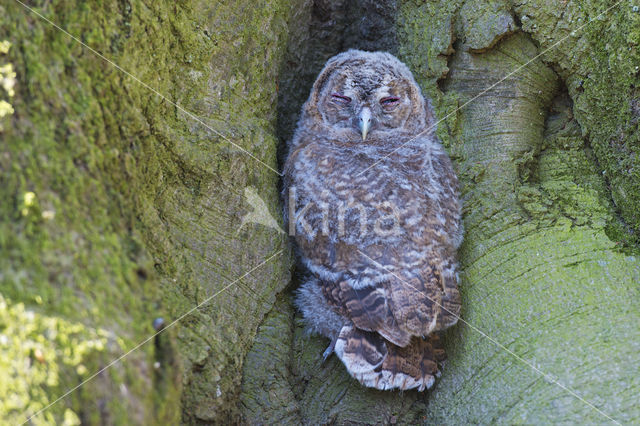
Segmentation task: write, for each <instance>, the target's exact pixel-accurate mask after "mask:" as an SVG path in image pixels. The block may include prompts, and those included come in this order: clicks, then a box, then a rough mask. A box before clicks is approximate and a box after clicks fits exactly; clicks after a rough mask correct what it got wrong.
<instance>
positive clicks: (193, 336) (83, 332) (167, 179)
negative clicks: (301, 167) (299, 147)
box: [0, 1, 295, 424]
mask: <svg viewBox="0 0 640 426" xmlns="http://www.w3.org/2000/svg"><path fill="white" fill-rule="evenodd" d="M32 5H33V7H34V8H35V9H36V10H37V11H38V12H39V13H42V14H43V15H44V16H45V17H47V18H48V19H50V20H51V21H53V22H55V23H56V24H57V25H59V26H60V27H62V28H64V29H65V30H67V31H69V32H70V33H72V34H74V35H75V36H77V37H78V38H79V39H80V40H82V42H84V43H86V44H87V45H89V46H91V47H92V48H93V49H95V50H97V51H98V52H101V53H102V54H104V55H105V56H107V57H108V58H109V59H110V60H112V61H113V62H114V63H116V64H118V65H119V66H120V67H122V68H123V69H125V70H127V71H128V72H130V73H131V74H133V75H135V76H136V77H138V78H139V79H140V80H141V81H143V82H144V83H146V84H147V85H149V86H150V87H152V88H153V89H155V90H157V91H158V92H160V93H162V94H163V95H164V96H166V98H167V99H168V100H170V101H172V102H175V103H177V104H179V105H180V106H182V107H184V108H185V109H186V110H188V111H191V112H193V113H194V114H196V115H197V116H199V117H200V118H201V119H202V120H203V121H204V122H206V123H207V124H208V125H209V126H210V127H211V128H213V129H214V131H210V130H209V129H208V128H207V127H205V126H204V125H202V124H201V123H199V122H198V121H195V120H194V119H193V117H191V116H189V115H188V114H185V113H184V112H183V111H181V110H180V109H178V108H176V106H175V105H174V104H172V103H171V102H168V101H167V100H164V99H162V98H161V97H159V96H158V95H156V94H154V93H153V92H152V91H150V90H149V89H147V88H145V87H143V86H142V85H141V84H140V83H139V82H137V81H135V80H134V79H133V78H131V77H130V76H128V75H126V74H124V73H122V72H121V71H119V70H118V69H116V68H115V67H114V66H113V65H111V64H109V63H107V62H105V61H104V60H103V59H101V58H99V57H98V56H97V55H95V54H94V53H92V52H90V51H89V50H87V49H86V48H84V47H82V46H81V45H80V44H79V43H78V42H76V41H74V40H72V39H71V38H70V37H68V36H67V35H65V34H63V33H62V32H61V31H59V30H58V29H56V28H54V27H53V26H52V25H50V24H48V23H46V22H44V21H43V20H41V19H40V18H38V17H37V16H36V15H35V14H33V13H32V12H29V11H28V10H27V9H25V8H24V7H22V6H21V5H20V4H19V3H17V2H13V1H10V2H3V3H2V5H1V6H0V21H1V25H0V40H8V41H10V42H11V44H12V47H11V49H10V50H9V53H8V55H3V56H2V58H0V60H2V61H5V60H6V61H7V62H11V63H12V64H13V66H14V68H15V71H16V74H17V77H16V79H17V85H16V87H15V92H16V94H15V97H13V99H12V102H11V104H12V105H13V109H14V111H15V112H14V114H13V115H12V116H10V117H9V116H8V117H5V118H4V119H3V127H4V130H3V131H2V133H0V138H1V139H0V140H1V145H0V170H1V176H0V198H1V199H2V200H3V201H2V203H1V204H0V280H1V286H0V293H1V294H2V297H3V300H4V302H3V303H2V305H0V306H1V307H0V309H2V310H3V311H2V312H3V313H2V314H0V318H2V321H3V322H2V323H0V334H1V335H2V336H5V337H6V336H7V333H9V334H14V333H16V334H14V336H24V337H23V338H22V337H21V339H23V340H22V342H23V343H22V346H21V347H20V348H19V349H18V352H19V355H20V356H21V357H22V358H21V359H24V360H25V361H24V362H23V363H22V364H21V368H20V369H18V370H12V369H10V368H9V367H6V368H5V367H4V366H3V368H2V370H0V374H1V375H2V379H0V382H2V383H3V385H4V384H6V383H8V384H12V383H19V384H20V386H15V387H12V388H11V389H9V390H8V391H6V390H5V391H6V392H8V394H9V395H10V397H8V399H7V401H9V402H7V404H5V405H3V406H2V407H0V419H2V420H0V422H18V421H23V420H25V419H26V417H27V416H29V415H30V414H33V413H34V412H35V411H36V410H38V409H39V408H40V407H43V406H44V405H46V404H47V403H48V402H52V401H53V400H54V399H55V398H56V397H57V396H60V395H62V394H63V392H64V391H65V390H67V389H69V388H71V387H72V386H74V385H76V384H78V383H80V381H82V380H83V379H84V378H87V377H89V376H90V375H91V374H92V373H93V372H95V371H97V370H98V369H99V368H100V367H102V366H105V365H106V364H107V363H108V362H110V361H111V360H112V359H115V358H116V357H117V356H119V355H121V354H122V353H124V352H125V351H127V350H128V349H129V348H132V347H133V346H134V345H135V344H137V343H138V342H140V341H142V340H143V339H145V338H146V337H147V336H149V335H151V334H152V333H153V332H154V330H153V328H152V321H153V319H154V318H156V317H164V318H165V324H168V323H170V321H171V320H172V319H174V318H177V317H178V316H179V315H181V314H183V313H185V312H187V311H188V310H189V309H191V308H192V307H193V306H195V305H196V304H197V303H201V302H203V301H205V300H207V297H209V296H212V295H214V294H216V292H218V291H220V290H222V289H223V288H224V287H225V286H227V285H228V284H229V283H231V282H233V280H236V279H237V278H239V277H241V276H242V275H243V274H245V273H246V272H247V271H249V270H251V269H252V268H254V267H256V266H258V265H259V264H260V263H261V262H263V261H264V260H265V259H266V258H268V257H269V256H271V255H274V254H277V253H279V252H280V251H282V250H283V249H285V250H284V251H283V252H282V253H281V254H280V255H277V256H276V257H275V258H273V259H272V260H271V261H270V262H268V263H267V264H265V265H264V266H262V267H260V268H259V269H257V270H256V271H255V272H254V273H252V274H250V275H248V276H246V277H245V278H243V279H242V280H241V281H240V282H238V283H237V285H232V286H230V287H229V288H228V289H226V290H224V292H223V293H221V294H220V295H219V296H217V297H215V298H214V299H213V300H211V302H210V303H207V304H206V305H204V306H202V307H201V308H200V309H199V310H198V311H196V312H193V313H192V314H191V315H189V316H187V317H186V318H184V319H183V320H182V321H181V322H180V323H179V324H177V325H176V326H175V327H172V328H171V329H170V330H169V331H168V332H166V333H163V334H162V335H160V337H159V338H158V339H154V341H155V344H154V341H150V342H149V343H148V344H146V345H144V346H143V347H141V348H140V349H138V350H136V351H134V352H133V353H131V354H130V355H128V356H127V358H125V359H124V360H123V361H122V362H120V363H118V364H117V365H115V366H113V367H112V368H110V369H109V370H107V371H106V372H105V373H104V374H101V375H100V376H98V377H97V378H96V379H94V380H92V381H91V382H89V383H87V384H86V385H84V386H82V387H81V388H79V389H78V390H77V391H75V392H74V393H72V394H71V395H69V396H68V397H67V398H65V399H64V400H62V401H60V402H59V403H57V404H56V405H54V406H53V407H51V408H50V409H49V410H47V411H46V413H44V414H43V415H41V416H39V417H38V418H37V419H34V422H49V423H51V422H56V423H60V422H62V421H63V420H64V419H65V418H67V417H68V418H70V419H72V420H73V419H74V418H80V419H81V420H82V421H84V422H87V423H101V422H103V423H109V424H128V423H141V424H149V423H153V422H159V423H167V422H168V423H175V422H176V421H178V419H180V417H182V420H183V421H186V422H190V423H194V422H198V421H213V420H216V419H218V420H220V419H222V418H229V417H233V416H234V415H235V414H234V413H235V412H236V410H235V408H234V407H235V405H234V401H235V399H236V395H237V393H238V387H239V384H240V370H241V367H242V364H243V360H244V354H245V351H246V350H247V347H248V345H249V343H250V342H251V340H252V338H253V335H254V333H255V329H256V327H257V325H258V323H259V322H260V320H261V318H262V316H263V315H264V313H265V312H266V311H267V310H268V309H269V307H270V306H271V304H272V303H273V301H274V300H275V297H274V296H275V294H276V293H277V292H278V291H279V290H281V289H282V288H283V287H284V286H285V285H286V284H287V283H288V281H289V279H288V271H289V265H290V258H289V255H288V251H287V250H286V245H285V240H284V239H283V237H282V236H281V235H280V234H278V232H277V231H275V230H272V229H269V228H265V227H262V226H260V225H256V224H249V225H248V226H245V227H243V229H242V230H240V231H239V232H237V229H238V227H239V225H240V220H241V217H242V215H243V214H245V213H247V212H249V211H250V210H251V208H250V206H249V205H248V204H247V203H246V200H245V197H244V188H245V187H247V186H252V187H254V188H255V189H256V190H257V192H258V193H259V194H260V196H261V197H262V198H263V199H264V200H265V201H266V202H267V203H268V205H269V206H270V207H271V213H272V214H273V215H274V216H275V217H279V213H278V212H279V208H278V206H277V204H278V196H277V189H276V185H277V182H278V175H277V174H276V173H273V172H272V171H271V170H269V169H268V168H267V167H264V166H263V165H261V164H260V163H259V162H257V161H255V160H254V159H252V158H250V157H249V156H247V155H246V154H245V153H243V152H241V151H240V150H239V149H238V148H236V147H234V146H233V145H231V144H230V143H229V141H231V142H233V143H235V144H237V145H239V146H241V147H242V148H244V149H246V150H247V151H250V152H251V153H252V154H253V155H254V156H255V157H257V158H258V159H259V160H261V161H262V162H264V163H266V164H267V165H269V166H270V167H272V168H275V167H276V158H275V152H276V145H277V144H276V140H275V138H274V130H273V129H274V127H275V110H276V108H275V101H276V92H277V90H276V84H275V77H276V75H277V72H278V69H279V65H280V58H281V57H282V53H281V52H283V51H284V48H283V46H284V45H285V43H286V40H287V33H288V31H287V25H288V21H289V18H290V16H291V14H292V10H293V9H294V8H295V3H291V2H284V1H263V2H257V3H256V2H244V3H242V2H235V3H233V4H223V3H219V2H213V3H211V2H203V1H194V2H188V1H185V2H179V3H174V2H160V3H159V2H129V1H125V2H121V1H108V2H88V3H81V4H76V3H70V2H41V3H35V4H33V3H32ZM30 193H33V194H35V196H33V197H32V196H31V195H25V194H30ZM25 197H26V198H25ZM27 198H28V200H27ZM27 201H29V202H27ZM22 304H24V305H25V306H26V310H27V312H28V313H29V314H28V315H27V317H28V318H33V321H32V323H33V325H30V324H31V323H29V325H25V327H27V329H26V330H24V331H20V333H18V331H13V330H14V329H15V326H16V325H15V324H12V323H11V321H17V319H18V318H22V317H21V316H20V315H22V314H19V312H21V309H22V306H23V305H22ZM5 311H6V312H5ZM7 318H8V319H7ZM49 319H51V320H49ZM80 325H81V326H82V327H80ZM33 327H35V330H33V331H31V330H32V328H33ZM78 327H80V328H78ZM2 336H0V339H2V340H0V351H3V352H2V353H3V356H2V357H3V358H4V356H5V355H6V356H7V358H11V357H14V356H18V355H16V354H15V351H16V348H15V347H12V346H7V343H6V340H5V339H4V338H3V337H2ZM14 336H8V338H9V339H13V338H14ZM61 336H68V337H64V338H63V337H61ZM74 339H75V340H74ZM84 339H94V340H95V339H98V341H99V342H100V344H96V345H94V346H95V347H93V348H87V349H82V350H80V349H77V348H74V347H75V345H76V341H82V340H84ZM32 341H33V342H32ZM88 341H92V340H88ZM175 342H177V344H175ZM7 351H9V352H7ZM68 351H72V352H73V351H79V353H81V354H82V356H77V357H72V358H73V360H72V361H69V355H67V353H68ZM74 353H75V352H74ZM41 359H42V360H41ZM156 362H160V364H159V366H158V365H157V364H156V366H157V368H154V363H156ZM38 375H45V376H46V377H45V378H42V379H40V378H38V377H39V376H38ZM7 380H8V381H7ZM0 388H2V386H0ZM6 394H7V393H3V395H6ZM3 401H4V399H3ZM180 404H181V405H182V407H180ZM181 408H182V410H181ZM74 416H75V417H74Z"/></svg>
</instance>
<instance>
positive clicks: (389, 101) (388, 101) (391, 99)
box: [380, 96, 400, 107]
mask: <svg viewBox="0 0 640 426" xmlns="http://www.w3.org/2000/svg"><path fill="white" fill-rule="evenodd" d="M399 101H400V98H398V97H397V96H387V97H386V98H382V99H380V105H382V106H383V107H391V106H395V105H398V103H399Z"/></svg>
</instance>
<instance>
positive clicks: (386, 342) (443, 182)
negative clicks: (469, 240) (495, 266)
mask: <svg viewBox="0 0 640 426" xmlns="http://www.w3.org/2000/svg"><path fill="white" fill-rule="evenodd" d="M434 125H435V120H434V115H433V112H432V109H431V106H430V104H429V103H428V102H426V101H425V99H424V98H423V96H422V94H421V92H420V88H419V87H418V85H417V84H416V82H415V80H414V78H413V76H412V74H411V72H410V71H409V69H408V68H407V67H406V66H405V65H404V64H403V63H402V62H400V61H399V60H398V59H396V58H395V57H394V56H392V55H391V54H389V53H383V52H363V51H358V50H349V51H347V52H344V53H341V54H339V55H337V56H334V57H333V58H331V59H329V61H328V62H327V63H326V65H325V67H324V69H323V70H322V72H321V73H320V75H319V76H318V78H317V80H316V81H315V83H314V85H313V88H312V90H311V95H310V96H309V99H308V100H307V102H306V103H305V104H304V106H303V109H302V113H301V117H300V119H299V121H298V125H297V129H296V131H295V134H294V136H293V139H292V141H291V143H290V145H289V154H288V157H287V160H286V164H285V178H284V183H285V185H284V193H283V196H284V202H285V219H286V222H287V223H288V224H289V233H290V234H292V235H293V234H294V235H295V237H294V241H295V244H296V246H297V249H298V250H297V251H298V255H299V258H300V260H301V262H302V264H303V265H304V268H305V269H306V278H305V282H304V283H303V284H302V286H301V287H300V288H299V290H298V291H297V295H296V304H297V306H298V308H299V309H300V310H301V311H302V313H303V316H304V319H305V322H306V324H307V325H308V327H309V329H310V331H312V332H315V333H319V334H322V335H324V336H326V337H328V338H329V339H331V344H330V346H329V347H328V348H327V351H325V354H324V355H325V357H326V356H328V355H330V354H331V353H332V352H334V351H335V353H336V354H337V356H338V357H339V358H340V359H341V360H342V362H343V363H344V365H345V366H346V368H347V370H348V372H349V373H350V374H351V375H352V376H353V377H355V378H356V379H357V380H359V381H360V382H361V383H362V384H364V385H365V386H369V387H374V388H378V389H394V388H399V389H414V388H417V389H418V390H424V389H426V388H429V387H431V386H432V385H433V383H434V381H435V376H437V375H438V374H439V370H438V368H439V363H440V362H441V361H443V360H444V350H443V348H442V346H441V344H440V341H439V337H438V334H437V332H438V331H441V330H443V329H445V328H447V327H449V326H451V325H453V324H455V323H456V321H457V318H458V314H459V311H460V296H459V293H458V289H457V273H456V267H457V264H456V249H457V248H458V246H459V245H460V243H461V241H462V229H461V225H460V210H461V207H460V202H459V198H458V188H457V187H458V182H457V178H456V176H455V173H454V171H453V168H452V165H451V162H450V160H449V158H448V156H447V154H446V153H445V152H444V150H443V148H442V147H441V145H440V143H439V142H438V139H437V137H436V135H435V129H434Z"/></svg>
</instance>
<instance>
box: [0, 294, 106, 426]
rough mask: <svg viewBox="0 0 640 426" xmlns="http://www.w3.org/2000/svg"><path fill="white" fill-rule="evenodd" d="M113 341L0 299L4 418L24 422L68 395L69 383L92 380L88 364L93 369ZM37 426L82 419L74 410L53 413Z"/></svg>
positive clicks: (1, 411) (0, 386)
mask: <svg viewBox="0 0 640 426" xmlns="http://www.w3.org/2000/svg"><path fill="white" fill-rule="evenodd" d="M109 339H111V340H113V336H110V333H109V332H107V331H106V330H102V329H98V330H95V329H90V328H87V327H86V326H84V325H83V324H82V323H71V322H68V321H65V320H64V319H61V318H59V317H56V316H47V315H43V314H42V313H40V312H38V311H35V310H29V309H26V308H25V305H24V304H23V303H12V302H11V301H10V300H6V299H5V298H3V297H2V295H0V418H2V419H3V421H4V422H7V423H22V422H24V421H25V414H27V415H28V414H34V413H35V412H36V411H38V410H40V409H42V408H44V407H45V406H47V405H49V404H50V403H53V402H54V399H55V398H56V396H57V395H61V394H62V393H64V392H65V391H66V390H67V389H66V388H65V385H66V384H68V383H69V379H72V380H73V381H75V382H80V381H82V380H85V379H86V378H88V376H89V374H90V373H92V371H89V369H88V367H87V365H89V366H90V367H94V365H95V359H96V358H97V357H99V354H100V353H101V352H104V351H105V349H106V347H107V345H109V344H110V343H108V340H109ZM113 343H114V342H111V344H113ZM74 408H75V407H74ZM76 410H77V408H76ZM33 423H34V424H54V423H61V424H65V425H76V424H80V419H79V417H78V412H77V411H74V409H70V408H65V409H62V410H53V409H52V410H48V411H46V412H44V413H43V414H42V416H40V417H37V418H34V420H33Z"/></svg>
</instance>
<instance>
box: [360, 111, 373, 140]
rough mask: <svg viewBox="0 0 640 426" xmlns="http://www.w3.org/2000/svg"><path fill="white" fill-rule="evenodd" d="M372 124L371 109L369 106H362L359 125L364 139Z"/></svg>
mask: <svg viewBox="0 0 640 426" xmlns="http://www.w3.org/2000/svg"><path fill="white" fill-rule="evenodd" d="M370 126H371V110H370V109H369V108H366V107H365V108H362V111H360V117H358V127H359V128H360V133H362V140H365V139H366V138H367V133H369V127H370Z"/></svg>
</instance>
